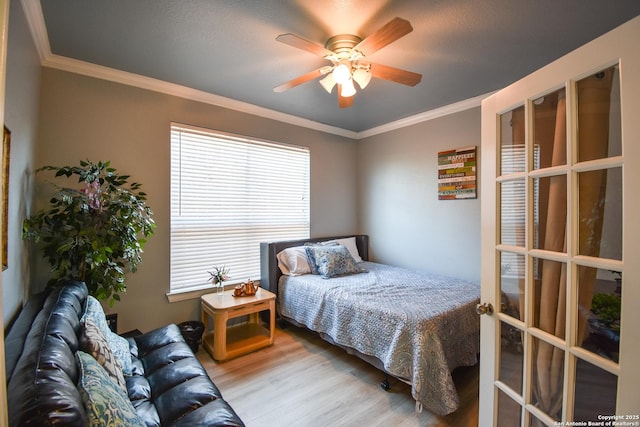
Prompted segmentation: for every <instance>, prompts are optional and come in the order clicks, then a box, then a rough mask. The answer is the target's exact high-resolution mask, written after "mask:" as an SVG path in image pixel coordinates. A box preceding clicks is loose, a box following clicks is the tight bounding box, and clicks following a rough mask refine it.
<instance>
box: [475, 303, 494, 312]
mask: <svg viewBox="0 0 640 427" xmlns="http://www.w3.org/2000/svg"><path fill="white" fill-rule="evenodd" d="M476 313H478V314H480V315H482V314H488V315H492V314H493V306H492V305H491V303H489V302H485V303H482V304H477V305H476Z"/></svg>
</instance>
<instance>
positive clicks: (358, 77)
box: [353, 68, 371, 89]
mask: <svg viewBox="0 0 640 427" xmlns="http://www.w3.org/2000/svg"><path fill="white" fill-rule="evenodd" d="M353 80H355V81H356V83H358V86H360V89H364V88H365V87H367V85H368V84H369V82H370V81H371V73H370V72H368V71H367V70H363V69H361V68H359V69H357V70H355V71H354V72H353Z"/></svg>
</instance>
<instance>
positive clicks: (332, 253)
mask: <svg viewBox="0 0 640 427" xmlns="http://www.w3.org/2000/svg"><path fill="white" fill-rule="evenodd" d="M305 249H306V251H307V257H308V258H309V265H311V264H312V263H313V264H315V266H316V269H317V271H318V274H319V275H320V276H322V277H323V278H324V279H329V278H331V277H335V276H343V275H345V274H356V273H364V272H365V271H366V270H364V269H362V268H360V267H359V266H358V263H357V262H356V261H355V260H354V259H353V257H352V256H351V254H350V253H349V250H348V249H347V248H346V247H344V246H342V245H320V246H307V247H306V248H305Z"/></svg>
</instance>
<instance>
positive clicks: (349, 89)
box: [340, 79, 356, 98]
mask: <svg viewBox="0 0 640 427" xmlns="http://www.w3.org/2000/svg"><path fill="white" fill-rule="evenodd" d="M355 94H356V88H355V87H354V86H353V80H351V79H349V80H347V81H346V82H345V83H343V84H342V91H341V92H340V95H341V96H342V97H344V98H349V97H350V96H353V95H355Z"/></svg>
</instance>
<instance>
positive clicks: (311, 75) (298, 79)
mask: <svg viewBox="0 0 640 427" xmlns="http://www.w3.org/2000/svg"><path fill="white" fill-rule="evenodd" d="M324 68H325V67H322V68H318V69H317V70H313V71H311V72H308V73H307V74H303V75H301V76H298V77H296V78H295V79H293V80H289V81H288V82H286V83H282V84H281V85H280V86H276V87H274V88H273V91H274V92H284V91H285V90H287V89H291V88H293V87H296V86H299V85H301V84H302V83H306V82H308V81H309V80H313V79H316V78H318V77H320V76H323V75H324V74H323V73H322V70H323V69H324Z"/></svg>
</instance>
